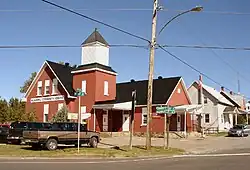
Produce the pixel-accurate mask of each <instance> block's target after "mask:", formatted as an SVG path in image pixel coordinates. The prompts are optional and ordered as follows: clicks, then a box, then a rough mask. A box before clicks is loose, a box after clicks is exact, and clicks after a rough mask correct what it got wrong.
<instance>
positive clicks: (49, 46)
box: [0, 44, 149, 49]
mask: <svg viewBox="0 0 250 170" xmlns="http://www.w3.org/2000/svg"><path fill="white" fill-rule="evenodd" d="M109 47H132V48H143V49H148V48H149V47H148V46H145V45H135V44H113V45H112V44H111V45H109ZM29 48H81V46H79V45H2V46H0V49H29Z"/></svg>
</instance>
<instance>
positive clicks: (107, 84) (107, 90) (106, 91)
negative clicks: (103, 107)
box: [104, 81, 109, 96]
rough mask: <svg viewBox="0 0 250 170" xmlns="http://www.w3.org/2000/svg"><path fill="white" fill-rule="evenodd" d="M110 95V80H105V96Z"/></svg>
mask: <svg viewBox="0 0 250 170" xmlns="http://www.w3.org/2000/svg"><path fill="white" fill-rule="evenodd" d="M108 95H109V82H108V81H104V96H108Z"/></svg>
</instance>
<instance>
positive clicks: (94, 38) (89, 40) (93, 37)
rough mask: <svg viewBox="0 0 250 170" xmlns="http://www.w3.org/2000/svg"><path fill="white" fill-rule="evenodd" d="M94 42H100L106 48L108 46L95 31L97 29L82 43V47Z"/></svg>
mask: <svg viewBox="0 0 250 170" xmlns="http://www.w3.org/2000/svg"><path fill="white" fill-rule="evenodd" d="M95 42H100V43H102V44H104V45H106V46H109V44H108V43H107V41H106V40H105V39H104V38H103V36H102V35H101V34H100V33H99V32H98V31H97V29H95V30H94V32H93V33H92V34H91V35H90V36H89V37H88V38H87V39H86V40H85V41H84V42H83V43H82V46H83V45H86V44H91V43H95Z"/></svg>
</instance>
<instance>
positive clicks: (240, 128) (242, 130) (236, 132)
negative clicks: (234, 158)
mask: <svg viewBox="0 0 250 170" xmlns="http://www.w3.org/2000/svg"><path fill="white" fill-rule="evenodd" d="M249 134H250V125H245V124H237V125H234V126H233V128H231V129H229V131H228V136H241V137H244V136H248V135H249Z"/></svg>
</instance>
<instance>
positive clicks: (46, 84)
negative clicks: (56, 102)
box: [44, 80, 50, 95]
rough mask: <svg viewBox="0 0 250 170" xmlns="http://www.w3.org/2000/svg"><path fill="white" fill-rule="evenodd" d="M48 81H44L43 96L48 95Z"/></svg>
mask: <svg viewBox="0 0 250 170" xmlns="http://www.w3.org/2000/svg"><path fill="white" fill-rule="evenodd" d="M49 84H50V81H49V80H45V88H44V95H49Z"/></svg>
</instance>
